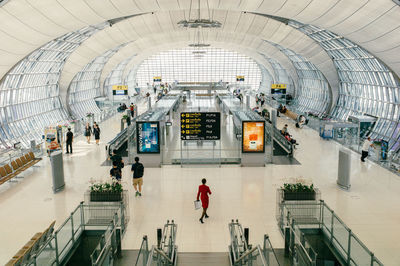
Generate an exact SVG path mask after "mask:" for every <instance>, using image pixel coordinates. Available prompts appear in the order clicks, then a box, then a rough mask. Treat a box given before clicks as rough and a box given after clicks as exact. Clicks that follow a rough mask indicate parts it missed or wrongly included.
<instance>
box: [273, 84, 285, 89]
mask: <svg viewBox="0 0 400 266" xmlns="http://www.w3.org/2000/svg"><path fill="white" fill-rule="evenodd" d="M271 89H286V84H271Z"/></svg>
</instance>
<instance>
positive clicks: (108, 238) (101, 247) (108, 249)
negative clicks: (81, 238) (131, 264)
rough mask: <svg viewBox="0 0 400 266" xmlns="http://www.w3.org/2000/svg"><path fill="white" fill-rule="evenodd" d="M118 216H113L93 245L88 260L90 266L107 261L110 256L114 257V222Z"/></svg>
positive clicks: (115, 248) (99, 264) (116, 248)
mask: <svg viewBox="0 0 400 266" xmlns="http://www.w3.org/2000/svg"><path fill="white" fill-rule="evenodd" d="M117 220H118V217H117V216H115V217H114V220H113V221H112V222H110V225H109V226H108V227H107V229H106V231H105V232H104V234H103V235H102V236H101V238H100V242H99V244H97V246H96V247H95V249H94V250H93V252H92V254H91V255H90V260H91V262H92V266H101V265H103V263H104V262H105V261H109V259H110V257H114V256H115V254H116V253H117V250H118V242H117V227H116V222H117Z"/></svg>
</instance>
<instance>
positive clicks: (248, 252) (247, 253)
mask: <svg viewBox="0 0 400 266" xmlns="http://www.w3.org/2000/svg"><path fill="white" fill-rule="evenodd" d="M256 250H258V254H259V255H260V259H261V262H262V265H263V266H268V264H267V263H266V262H265V258H264V254H263V252H262V250H261V247H260V245H257V246H255V247H254V248H252V249H249V250H247V251H246V252H245V253H243V254H242V256H240V257H239V258H238V259H237V260H236V261H235V262H234V263H233V265H237V264H238V263H239V262H240V261H242V260H244V259H245V258H246V257H248V256H250V254H251V253H253V252H254V251H256Z"/></svg>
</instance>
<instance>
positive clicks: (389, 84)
mask: <svg viewBox="0 0 400 266" xmlns="http://www.w3.org/2000/svg"><path fill="white" fill-rule="evenodd" d="M289 25H290V26H292V27H294V28H296V29H298V30H300V31H302V32H303V33H305V34H306V35H308V36H309V37H310V38H312V39H314V40H315V41H316V42H318V43H319V44H320V45H321V47H322V48H323V49H325V51H326V52H327V53H328V54H329V55H330V56H331V58H332V59H333V62H334V64H335V66H336V68H337V70H338V75H339V79H340V85H339V97H338V101H337V103H336V107H335V109H334V110H333V112H332V115H333V117H334V118H336V119H339V120H347V118H348V117H349V115H362V114H367V115H372V116H375V117H377V118H378V121H377V123H376V125H375V127H374V128H373V130H372V135H371V136H372V137H373V138H377V139H384V140H387V141H389V148H393V149H394V150H395V151H396V152H397V151H399V145H396V143H397V142H398V141H399V139H398V137H399V136H398V134H397V133H395V130H396V128H398V127H399V125H398V120H399V115H398V113H397V110H398V105H399V100H398V95H399V89H400V82H399V80H397V78H396V77H395V76H394V75H393V73H392V72H391V71H390V69H388V68H387V67H386V66H385V64H383V63H382V62H381V61H380V60H379V59H378V58H376V57H374V56H373V55H372V54H370V53H369V52H368V51H366V50H365V49H363V48H361V47H359V46H358V45H357V44H355V43H353V42H351V41H349V40H347V39H345V38H343V37H342V36H339V35H337V34H335V33H333V32H330V31H327V30H324V29H320V28H318V27H316V26H313V25H306V24H302V23H299V22H297V21H290V22H289ZM391 110H394V111H391Z"/></svg>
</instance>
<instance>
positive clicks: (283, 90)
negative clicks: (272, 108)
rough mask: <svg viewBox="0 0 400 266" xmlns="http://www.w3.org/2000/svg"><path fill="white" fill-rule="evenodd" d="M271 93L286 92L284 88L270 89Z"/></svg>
mask: <svg viewBox="0 0 400 266" xmlns="http://www.w3.org/2000/svg"><path fill="white" fill-rule="evenodd" d="M271 94H286V89H271Z"/></svg>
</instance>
